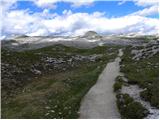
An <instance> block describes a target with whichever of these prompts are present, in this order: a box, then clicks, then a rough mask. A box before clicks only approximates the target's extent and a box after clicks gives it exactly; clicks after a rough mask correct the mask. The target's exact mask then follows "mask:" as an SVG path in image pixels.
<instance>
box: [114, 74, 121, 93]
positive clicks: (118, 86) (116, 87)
mask: <svg viewBox="0 0 160 120" xmlns="http://www.w3.org/2000/svg"><path fill="white" fill-rule="evenodd" d="M122 85H123V80H122V77H121V76H118V77H117V78H116V80H115V83H114V85H113V88H114V92H116V91H118V90H120V89H121V88H122Z"/></svg>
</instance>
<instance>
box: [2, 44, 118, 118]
mask: <svg viewBox="0 0 160 120" xmlns="http://www.w3.org/2000/svg"><path fill="white" fill-rule="evenodd" d="M110 48H112V49H110ZM118 49H119V47H118V46H102V47H96V48H92V49H78V48H73V47H66V46H62V45H56V46H50V47H45V48H41V49H37V50H30V51H21V52H16V51H14V52H13V51H9V50H4V49H2V62H3V63H9V64H11V65H15V66H16V67H17V68H19V69H23V72H24V74H16V77H15V81H21V82H22V84H20V85H19V82H18V83H17V84H13V87H6V86H5V82H4V81H3V79H4V78H5V76H4V75H3V71H2V110H1V111H2V118H68V119H71V118H78V117H79V111H78V110H79V107H80V102H81V99H82V98H83V96H84V95H85V94H86V93H87V91H88V90H89V89H90V88H91V87H92V86H93V85H94V84H95V83H96V81H97V79H98V76H99V74H100V73H101V72H102V70H103V69H104V67H105V66H106V64H107V63H108V62H109V61H111V60H114V59H115V57H116V56H117V53H118ZM111 52H113V53H114V54H112V55H109V53H111ZM37 53H41V55H39V54H37ZM93 54H102V55H103V56H102V57H101V58H99V59H97V60H96V61H95V62H89V61H82V62H77V63H76V65H77V66H76V67H71V66H69V65H67V66H68V68H67V69H66V70H65V71H61V70H58V71H57V70H52V71H47V70H44V69H43V63H44V61H41V57H42V56H49V57H54V58H64V59H67V58H70V57H71V56H74V55H83V56H87V55H93ZM33 64H39V66H38V67H39V69H40V70H41V71H42V74H41V75H39V76H35V75H33V74H32V73H30V72H29V69H30V67H31V65H33ZM8 72H10V69H8ZM11 84H12V83H11ZM11 84H9V85H10V86H11ZM13 90H14V92H10V91H13Z"/></svg>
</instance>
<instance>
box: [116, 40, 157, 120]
mask: <svg viewBox="0 0 160 120" xmlns="http://www.w3.org/2000/svg"><path fill="white" fill-rule="evenodd" d="M158 60H159V42H158V41H157V40H151V41H149V42H147V43H145V44H143V45H141V46H140V45H138V46H130V47H127V48H125V49H124V56H123V57H122V62H121V72H122V73H123V74H122V73H121V75H120V76H119V77H118V78H117V79H116V83H115V85H114V89H115V91H116V92H117V101H118V102H117V104H118V106H119V109H120V112H121V115H122V117H124V118H146V119H158V118H159V87H158V84H159V78H158V76H159V75H158V74H159V69H158V66H159V63H158ZM127 95H129V96H130V97H131V98H129V96H128V97H126V96H127ZM129 99H133V100H130V102H131V103H130V102H128V103H125V102H122V101H125V100H128V101H129ZM133 102H134V106H131V105H130V104H133ZM138 104H139V105H138ZM124 106H126V108H125V107H124ZM135 106H137V107H135ZM130 109H132V111H129V110H130ZM140 109H141V113H142V114H139V113H140V112H139V113H138V112H137V113H136V111H138V110H140ZM127 111H128V112H127ZM133 113H134V114H133Z"/></svg>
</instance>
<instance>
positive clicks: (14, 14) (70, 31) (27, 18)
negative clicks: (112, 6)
mask: <svg viewBox="0 0 160 120" xmlns="http://www.w3.org/2000/svg"><path fill="white" fill-rule="evenodd" d="M8 1H9V0H6V2H5V3H3V8H2V9H3V10H4V11H5V12H3V15H2V16H1V22H2V23H3V24H0V25H1V26H0V27H1V28H2V34H1V35H0V36H6V35H12V34H27V35H31V36H39V35H44V36H45V35H50V34H59V35H82V34H84V32H87V31H89V30H94V31H96V32H98V33H104V34H109V33H111V34H119V33H141V34H142V33H143V34H155V33H157V32H158V27H159V26H158V22H159V20H158V19H156V18H148V17H145V16H148V15H152V14H153V13H157V9H158V8H157V7H158V6H157V5H155V3H154V4H153V3H145V4H147V5H148V8H144V9H143V10H141V11H137V12H135V13H133V14H130V15H127V16H122V17H119V18H107V17H106V16H104V14H105V13H104V12H94V13H92V14H89V13H73V12H72V11H71V10H64V11H63V14H62V15H58V14H57V13H51V12H50V8H44V10H43V12H42V13H32V14H30V13H29V12H30V11H29V10H9V8H10V7H11V6H12V5H13V4H15V3H16V0H13V2H11V3H10V2H8ZM38 1H39V3H38ZM58 1H60V0H43V1H42V0H36V2H37V3H36V4H37V5H38V4H39V6H41V7H45V6H48V5H55V3H57V2H58ZM61 1H63V0H61ZM66 1H68V2H71V3H72V5H74V3H77V2H75V0H66ZM139 1H141V3H142V0H139ZM146 1H147V0H146ZM92 2H93V0H90V1H88V3H92ZM143 2H144V1H143ZM42 3H43V4H42ZM136 4H138V2H136ZM149 4H150V5H149ZM80 5H86V2H85V0H83V1H81V4H80ZM139 5H140V3H139ZM75 6H76V5H75Z"/></svg>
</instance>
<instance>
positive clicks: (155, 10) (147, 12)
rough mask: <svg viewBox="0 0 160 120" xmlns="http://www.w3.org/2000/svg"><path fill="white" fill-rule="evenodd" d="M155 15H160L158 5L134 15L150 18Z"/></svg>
mask: <svg viewBox="0 0 160 120" xmlns="http://www.w3.org/2000/svg"><path fill="white" fill-rule="evenodd" d="M154 14H158V5H154V6H151V7H149V8H145V9H143V10H139V11H137V12H135V13H133V15H140V16H149V15H154Z"/></svg>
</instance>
